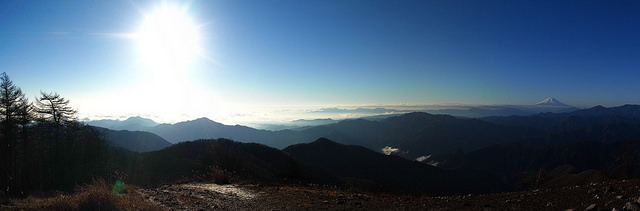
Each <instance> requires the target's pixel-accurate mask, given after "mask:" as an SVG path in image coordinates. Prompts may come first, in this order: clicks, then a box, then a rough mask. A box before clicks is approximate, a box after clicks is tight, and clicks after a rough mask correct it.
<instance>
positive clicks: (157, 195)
mask: <svg viewBox="0 0 640 211" xmlns="http://www.w3.org/2000/svg"><path fill="white" fill-rule="evenodd" d="M137 192H138V193H139V194H140V195H141V196H142V197H143V198H144V199H146V200H147V201H150V202H151V203H154V204H156V205H158V206H161V207H163V208H165V209H168V210H211V209H223V210H247V209H251V208H252V207H256V204H255V198H256V194H255V193H253V192H252V191H249V190H247V189H245V188H242V187H241V186H238V185H217V184H202V183H193V184H178V185H163V186H160V187H158V188H153V189H140V190H137Z"/></svg>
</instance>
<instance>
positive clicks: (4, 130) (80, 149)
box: [0, 73, 113, 197]
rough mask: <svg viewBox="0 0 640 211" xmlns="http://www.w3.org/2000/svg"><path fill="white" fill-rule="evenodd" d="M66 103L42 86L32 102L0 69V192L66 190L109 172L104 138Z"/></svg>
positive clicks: (13, 195)
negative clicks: (80, 119)
mask: <svg viewBox="0 0 640 211" xmlns="http://www.w3.org/2000/svg"><path fill="white" fill-rule="evenodd" d="M68 104H69V100H67V99H65V98H63V97H61V96H60V95H59V94H57V93H47V92H42V91H41V92H40V96H39V97H36V98H35V99H34V101H33V102H31V101H30V100H29V99H28V98H27V97H25V94H24V93H23V92H22V90H21V89H20V88H19V87H17V86H16V85H15V84H14V83H13V81H11V80H10V78H9V76H8V75H7V74H6V73H2V74H0V127H1V128H0V156H1V163H0V187H1V188H2V189H1V190H0V197H1V196H2V195H4V196H9V197H19V196H25V195H27V194H29V193H31V192H32V191H35V190H43V191H46V190H62V191H70V190H73V188H74V187H75V186H76V185H79V184H84V183H87V182H90V181H91V180H92V179H94V178H98V177H106V176H107V175H108V174H109V172H113V171H110V170H109V169H110V168H109V162H108V158H109V149H108V146H107V144H106V142H105V140H104V138H103V137H102V136H101V135H100V133H98V132H97V131H95V130H94V129H92V128H91V127H88V126H86V125H83V124H81V123H80V122H78V121H77V120H76V117H75V114H76V110H74V109H73V108H71V107H69V106H68Z"/></svg>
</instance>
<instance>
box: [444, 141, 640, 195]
mask: <svg viewBox="0 0 640 211" xmlns="http://www.w3.org/2000/svg"><path fill="white" fill-rule="evenodd" d="M434 160H436V161H438V162H439V166H442V167H447V168H457V167H469V168H476V169H481V170H485V171H488V172H491V173H493V174H495V175H497V176H499V177H501V178H503V179H505V181H507V182H508V183H511V184H513V185H520V186H525V187H532V186H533V187H535V186H541V187H545V186H569V185H578V184H581V182H596V181H597V180H603V179H608V177H613V178H638V177H640V171H639V170H638V168H636V167H635V166H637V163H640V139H622V140H618V141H615V142H609V143H603V142H596V141H589V140H581V141H577V142H574V143H570V144H566V145H561V146H538V147H531V146H522V145H518V144H503V145H494V146H490V147H486V148H483V149H480V150H477V151H473V152H469V153H461V152H455V153H451V154H449V155H447V156H442V157H436V158H434ZM605 175H606V176H605Z"/></svg>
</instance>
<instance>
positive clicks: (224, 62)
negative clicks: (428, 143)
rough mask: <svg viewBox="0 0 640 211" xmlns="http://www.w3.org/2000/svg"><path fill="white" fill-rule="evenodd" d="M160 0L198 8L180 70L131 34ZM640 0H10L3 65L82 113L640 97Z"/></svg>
mask: <svg viewBox="0 0 640 211" xmlns="http://www.w3.org/2000/svg"><path fill="white" fill-rule="evenodd" d="M161 5H169V6H170V7H177V8H181V9H182V10H183V11H185V13H186V14H187V15H188V17H189V18H190V19H191V20H192V21H193V22H194V23H195V24H196V25H197V26H198V32H199V36H200V37H201V39H200V41H199V42H198V45H199V47H198V48H199V50H200V52H199V54H198V56H197V57H195V58H193V59H191V60H189V65H185V66H176V68H174V69H177V70H173V72H170V73H167V72H161V71H155V70H153V68H149V66H148V64H143V63H144V62H143V61H141V55H140V52H139V49H138V48H139V42H140V39H132V38H131V36H130V35H132V34H135V33H136V32H138V31H139V30H140V28H141V25H144V23H145V17H146V16H149V15H150V14H153V11H155V10H157V8H159V7H160V6H161ZM637 11H640V3H637V2H636V1H355V0H351V1H333V0H330V1H293V0H292V1H280V0H275V1H204V0H201V1H197V0H194V1H125V0H114V1H81V2H77V1H29V0H26V1H11V2H8V1H2V2H0V46H1V47H0V71H4V72H7V73H8V74H9V76H10V77H11V78H12V79H13V80H14V82H16V84H17V85H18V86H20V87H21V88H22V89H23V90H24V91H25V92H26V93H27V94H28V95H29V96H36V95H37V94H38V92H39V91H40V90H43V91H56V92H58V93H60V94H61V95H63V96H65V97H67V98H69V99H70V100H71V101H72V103H73V105H74V106H75V107H77V108H78V109H79V110H80V113H81V114H82V115H84V116H105V117H106V116H114V117H115V116H127V115H143V116H150V117H157V118H161V119H165V120H166V121H177V120H185V119H191V118H194V117H199V116H208V117H211V118H212V119H220V118H223V119H227V120H228V122H233V120H232V119H233V117H234V116H243V115H244V116H249V117H251V118H270V117H269V116H268V115H267V114H264V113H265V112H268V111H269V110H283V111H284V110H292V109H293V108H297V109H313V108H321V107H336V106H358V105H369V106H371V105H377V106H384V105H400V104H412V105H413V104H415V105H421V104H443V103H460V104H533V103H535V102H537V101H540V100H542V99H544V98H546V97H549V96H553V97H555V98H557V99H560V100H562V101H563V102H565V103H567V104H571V105H576V106H585V107H588V106H594V105H598V104H601V105H605V106H617V105H622V104H640V98H639V97H638V95H637V94H636V93H635V91H636V90H640V83H637V81H638V78H640V77H639V76H640V71H638V67H640V59H639V58H640V41H639V40H640V39H638V38H639V37H640V13H638V12H637ZM162 64H164V63H162ZM156 66H157V65H156ZM159 75H170V76H167V77H164V78H163V79H160V78H161V77H160V76H159ZM154 80H156V81H154ZM157 80H161V81H160V82H158V81H157ZM172 87H173V88H172ZM171 99H174V100H171ZM292 118H294V117H292Z"/></svg>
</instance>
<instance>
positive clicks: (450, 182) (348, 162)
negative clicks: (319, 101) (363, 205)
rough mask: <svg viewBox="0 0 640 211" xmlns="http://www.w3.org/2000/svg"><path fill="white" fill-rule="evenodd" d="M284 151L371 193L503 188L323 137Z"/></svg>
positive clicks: (470, 174)
mask: <svg viewBox="0 0 640 211" xmlns="http://www.w3.org/2000/svg"><path fill="white" fill-rule="evenodd" d="M284 151H285V152H287V153H289V154H290V155H291V156H292V157H293V158H294V159H296V160H297V161H299V162H301V163H303V164H306V165H309V166H312V167H317V168H321V169H324V170H327V171H328V172H331V173H333V174H335V175H336V176H339V177H341V178H343V179H344V180H345V181H346V182H347V183H348V184H350V185H352V186H355V187H358V188H365V189H370V190H371V189H374V190H387V191H389V190H390V191H399V192H413V193H428V194H434V195H441V194H455V193H472V192H492V191H498V190H500V189H501V187H502V185H501V183H500V182H499V180H498V179H496V178H494V177H491V176H489V175H488V174H485V173H482V172H480V171H476V170H470V169H456V170H444V169H440V168H437V167H433V166H430V165H426V164H422V163H419V162H415V161H409V160H406V159H404V158H400V157H397V156H387V155H383V154H380V153H376V152H374V151H371V150H369V149H366V148H364V147H360V146H353V145H343V144H339V143H336V142H333V141H330V140H328V139H324V138H321V139H318V140H316V141H314V142H312V143H308V144H297V145H293V146H289V147H287V148H285V149H284Z"/></svg>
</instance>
